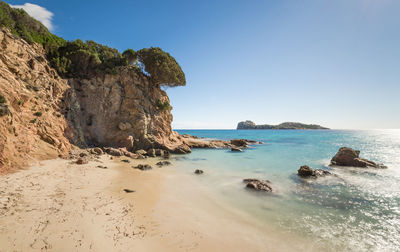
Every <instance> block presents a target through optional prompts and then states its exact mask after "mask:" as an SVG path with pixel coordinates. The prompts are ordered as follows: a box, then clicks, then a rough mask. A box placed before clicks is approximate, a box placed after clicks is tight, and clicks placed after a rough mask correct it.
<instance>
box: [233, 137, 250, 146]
mask: <svg viewBox="0 0 400 252" xmlns="http://www.w3.org/2000/svg"><path fill="white" fill-rule="evenodd" d="M231 144H233V145H235V146H239V147H247V140H246V139H232V140H231Z"/></svg>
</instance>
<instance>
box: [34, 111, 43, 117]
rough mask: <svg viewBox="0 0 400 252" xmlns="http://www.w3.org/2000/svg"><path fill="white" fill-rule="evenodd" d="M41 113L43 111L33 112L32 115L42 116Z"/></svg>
mask: <svg viewBox="0 0 400 252" xmlns="http://www.w3.org/2000/svg"><path fill="white" fill-rule="evenodd" d="M42 114H43V113H42V112H40V111H38V112H35V113H33V115H34V116H38V117H39V116H42Z"/></svg>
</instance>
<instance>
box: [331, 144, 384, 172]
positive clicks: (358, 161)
mask: <svg viewBox="0 0 400 252" xmlns="http://www.w3.org/2000/svg"><path fill="white" fill-rule="evenodd" d="M331 165H337V166H352V167H373V168H387V167H386V166H384V165H382V164H377V163H375V162H373V161H371V160H368V159H365V158H360V151H359V150H353V149H352V148H348V147H342V148H340V149H339V151H338V152H337V153H336V155H335V156H334V157H333V158H332V160H331Z"/></svg>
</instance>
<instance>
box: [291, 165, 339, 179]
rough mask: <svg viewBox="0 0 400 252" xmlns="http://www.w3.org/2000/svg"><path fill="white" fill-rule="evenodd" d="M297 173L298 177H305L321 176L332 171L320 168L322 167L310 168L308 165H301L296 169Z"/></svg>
mask: <svg viewBox="0 0 400 252" xmlns="http://www.w3.org/2000/svg"><path fill="white" fill-rule="evenodd" d="M297 174H298V175H299V176H300V177H303V178H307V177H322V176H325V175H331V174H332V173H330V172H328V171H325V170H322V169H315V170H314V169H312V168H310V167H309V166H308V165H303V166H301V167H300V169H299V170H297Z"/></svg>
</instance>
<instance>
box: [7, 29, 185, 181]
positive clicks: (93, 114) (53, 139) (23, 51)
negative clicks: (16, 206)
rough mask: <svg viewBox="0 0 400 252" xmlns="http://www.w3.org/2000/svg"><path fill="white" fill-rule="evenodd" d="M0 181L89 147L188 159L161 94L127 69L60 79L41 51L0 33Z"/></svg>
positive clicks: (158, 89) (143, 77)
mask: <svg viewBox="0 0 400 252" xmlns="http://www.w3.org/2000/svg"><path fill="white" fill-rule="evenodd" d="M0 46H1V50H0V92H1V94H0V95H2V96H3V97H4V102H2V103H1V106H0V107H1V108H0V113H1V116H0V173H1V172H7V171H10V169H11V168H20V167H24V166H27V165H28V164H29V163H30V162H32V161H35V160H38V159H39V160H40V159H50V158H55V157H58V156H67V155H68V152H69V151H70V150H71V149H74V148H76V147H75V146H77V147H81V148H86V147H91V146H99V147H113V148H115V149H118V148H126V150H127V151H129V152H133V151H135V150H139V149H144V150H148V149H151V148H154V149H162V150H167V151H169V152H173V153H189V152H190V146H189V145H187V144H185V143H184V141H183V140H182V138H181V137H180V136H179V134H178V133H176V132H173V131H172V128H171V122H172V115H171V112H170V109H160V108H159V106H157V104H158V103H159V102H164V103H165V102H168V103H169V99H168V96H167V94H166V93H165V91H163V90H161V89H160V87H159V86H156V85H152V83H151V81H150V80H149V78H148V77H147V76H146V75H144V74H143V73H141V72H140V71H138V70H137V69H136V68H134V67H133V66H126V67H120V68H117V70H116V71H117V72H116V73H115V74H98V75H95V76H91V77H90V78H88V79H77V78H76V79H63V78H61V77H60V76H59V75H58V74H57V72H56V71H55V70H54V69H53V68H52V67H51V66H50V64H49V62H48V61H47V59H46V53H45V51H44V49H43V47H42V46H41V45H38V44H28V43H27V42H25V41H24V40H22V39H20V38H17V37H15V36H14V35H13V34H11V33H10V32H9V31H8V30H6V29H3V28H0Z"/></svg>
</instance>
